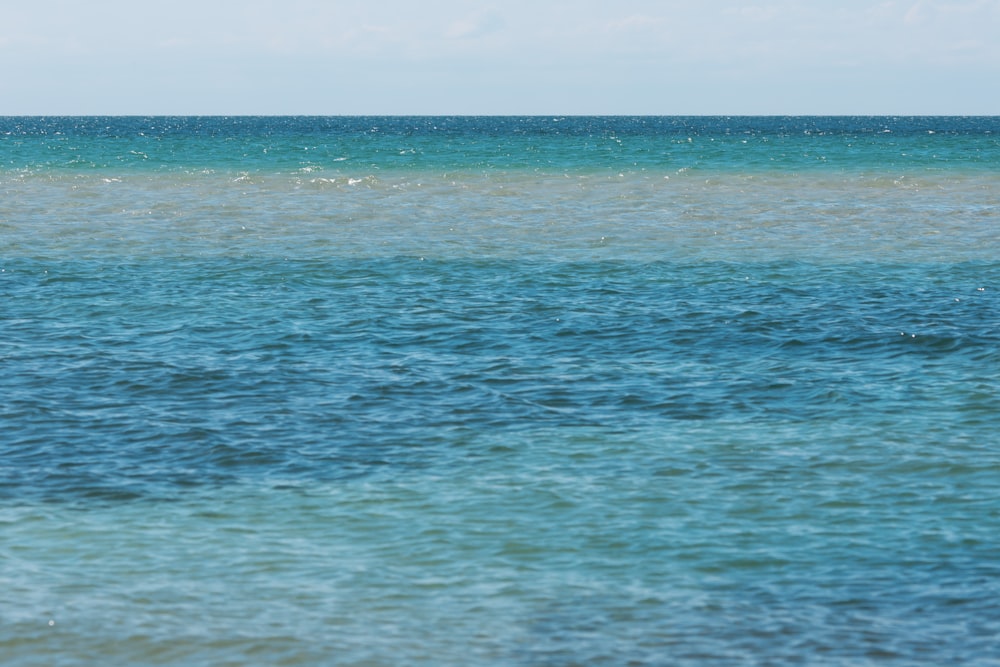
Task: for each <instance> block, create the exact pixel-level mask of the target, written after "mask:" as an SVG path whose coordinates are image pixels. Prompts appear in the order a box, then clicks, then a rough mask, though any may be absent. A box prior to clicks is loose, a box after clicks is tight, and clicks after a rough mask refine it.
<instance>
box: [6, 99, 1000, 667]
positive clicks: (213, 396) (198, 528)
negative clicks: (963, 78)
mask: <svg viewBox="0 0 1000 667" xmlns="http://www.w3.org/2000/svg"><path fill="white" fill-rule="evenodd" d="M998 131H1000V120H997V119H995V118H972V119H968V118H954V119H942V118H750V119H748V118H704V119H698V118H685V119H678V118H638V119H625V118H565V119H539V118H530V119H525V118H503V119H496V118H480V119H474V118H418V119H404V118H340V119H338V118H318V119H317V118H312V119H310V118H287V119H282V118H236V119H222V118H214V119H195V118H147V119H143V118H87V119H38V118H7V119H0V392H2V395H3V398H4V400H3V401H2V403H0V587H2V590H3V591H4V593H3V595H0V657H2V661H3V662H4V664H10V665H90V664H152V665H218V664H234V665H259V664H290V665H299V664H301V665H315V664H345V665H352V664H354V665H382V664H384V665H397V664H426V665H574V664H581V665H582V664H586V665H601V664H606V665H622V664H636V665H705V664H710V665H715V664H719V665H726V664H733V665H736V664H740V665H742V664H769V665H775V664H845V665H846V664H850V665H858V664H882V663H890V664H956V663H966V664H994V663H998V662H1000V640H998V639H997V637H998V636H1000V603H998V602H997V600H998V599H1000V578H998V577H1000V542H998V538H997V535H1000V495H998V494H997V491H996V484H997V480H998V474H1000V451H998V447H1000V443H998V440H997V436H996V433H997V431H998V426H1000V405H998V389H1000V387H998V384H1000V379H998V378H1000V316H998V313H1000V301H998V297H997V289H998V287H1000V261H998V260H997V257H1000V242H998V235H997V229H998V226H1000V225H998V223H1000V196H998V192H1000V189H998V188H1000V176H998V171H997V167H998V166H1000V146H998V136H1000V135H998Z"/></svg>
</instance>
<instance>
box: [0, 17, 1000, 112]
mask: <svg viewBox="0 0 1000 667" xmlns="http://www.w3.org/2000/svg"><path fill="white" fill-rule="evenodd" d="M0 72H2V73H3V74H2V76H0V115H91V114H98V115H105V114H107V115H124V114H138V115H147V114H148V115H155V114H168V115H170V114H220V115H234V114H320V115H357V114H434V115H436V114H472V115H479V114H543V115H545V114H559V115H564V114H654V115H674V114H693V115H701V114H711V115H715V114H746V115H754V114H762V115H770V114H890V115H891V114H929V115H934V114H958V115H965V114H969V115H998V114H1000V0H885V1H875V2H868V1H863V0H747V1H744V2H738V1H736V0H686V1H683V2H681V1H674V0H660V1H653V0H616V1H615V2H609V1H608V0H600V1H591V0H576V1H574V2H563V1H562V0H553V1H548V0H504V1H503V2H496V3H489V2H486V3H479V2H471V1H466V2H460V1H457V0H420V1H416V0H408V1H403V0H381V1H379V0H352V1H351V2H346V1H342V0H171V1H170V2H155V3H154V2H149V1H148V0H91V1H90V2H80V1H79V0H32V1H30V2H29V1H28V0H17V1H15V0H0Z"/></svg>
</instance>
